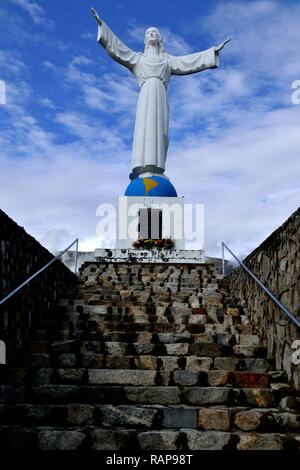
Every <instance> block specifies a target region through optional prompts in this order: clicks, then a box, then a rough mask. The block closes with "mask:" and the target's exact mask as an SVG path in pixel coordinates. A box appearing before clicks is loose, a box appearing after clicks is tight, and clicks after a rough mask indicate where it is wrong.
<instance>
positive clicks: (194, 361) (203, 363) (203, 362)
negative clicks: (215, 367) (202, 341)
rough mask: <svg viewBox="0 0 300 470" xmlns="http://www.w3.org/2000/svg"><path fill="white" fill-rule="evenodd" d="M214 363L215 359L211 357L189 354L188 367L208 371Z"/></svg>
mask: <svg viewBox="0 0 300 470" xmlns="http://www.w3.org/2000/svg"><path fill="white" fill-rule="evenodd" d="M212 363H213V359H212V358H211V357H198V356H187V358H186V369H194V370H199V371H208V370H209V369H210V368H211V366H212Z"/></svg>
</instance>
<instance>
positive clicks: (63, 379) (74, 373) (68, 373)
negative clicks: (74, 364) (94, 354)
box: [57, 369, 85, 385]
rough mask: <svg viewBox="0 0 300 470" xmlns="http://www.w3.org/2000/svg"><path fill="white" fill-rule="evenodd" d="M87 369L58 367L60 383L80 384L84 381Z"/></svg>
mask: <svg viewBox="0 0 300 470" xmlns="http://www.w3.org/2000/svg"><path fill="white" fill-rule="evenodd" d="M84 374H85V369H58V370H57V376H58V379H59V382H60V383H64V384H74V385H76V384H80V383H81V382H82V379H83V376H84Z"/></svg>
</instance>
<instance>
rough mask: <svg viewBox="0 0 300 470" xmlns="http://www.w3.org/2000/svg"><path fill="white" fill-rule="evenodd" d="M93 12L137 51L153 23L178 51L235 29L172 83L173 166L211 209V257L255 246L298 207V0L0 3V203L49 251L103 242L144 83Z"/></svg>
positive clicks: (179, 185)
mask: <svg viewBox="0 0 300 470" xmlns="http://www.w3.org/2000/svg"><path fill="white" fill-rule="evenodd" d="M91 6H95V7H96V8H97V9H98V11H99V13H100V15H101V16H102V17H103V19H104V20H105V21H106V23H107V24H108V25H109V26H110V27H111V28H112V29H113V31H114V32H115V33H116V34H117V35H118V36H119V37H120V38H121V39H122V40H124V42H126V43H127V44H128V45H130V46H131V47H132V48H134V49H136V50H143V35H144V31H145V29H146V28H147V27H149V26H157V27H159V28H160V29H161V31H162V34H163V39H164V43H165V48H166V50H167V51H168V52H170V53H171V54H174V55H176V54H178V55H182V54H185V53H190V52H196V51H199V50H203V49H206V48H208V47H211V46H212V45H216V44H218V43H219V42H221V41H222V40H223V39H225V38H226V37H227V36H233V40H232V42H231V43H230V44H229V45H228V46H227V47H226V49H224V50H223V51H222V52H221V61H220V68H219V69H217V70H209V71H205V72H203V73H201V74H196V75H193V76H189V77H173V78H172V80H171V83H170V86H169V97H170V119H171V121H170V148H169V153H168V159H167V174H168V176H169V177H170V178H171V180H172V182H173V184H174V185H175V187H176V189H177V192H178V194H179V195H184V196H185V198H186V201H187V202H190V203H191V202H195V203H197V202H201V203H204V204H205V213H206V223H205V240H206V243H205V244H206V249H207V252H208V254H210V255H218V254H219V253H220V242H221V241H222V240H223V241H225V242H227V243H228V244H229V245H230V246H231V247H232V248H233V249H234V250H236V251H237V252H238V253H240V254H247V253H249V252H250V251H251V250H252V249H253V248H255V247H256V246H257V245H258V243H260V242H261V241H263V240H264V239H265V238H266V237H267V236H268V235H269V234H270V233H271V232H272V231H273V230H274V229H276V228H277V227H278V226H279V225H280V224H281V223H283V222H284V221H285V220H286V218H287V217H288V216H289V215H290V214H291V213H292V212H293V211H294V210H296V209H297V207H298V205H299V194H300V164H299V152H300V132H299V127H300V105H298V106H297V105H295V104H293V103H292V100H291V95H292V92H293V90H292V88H291V85H292V82H293V81H294V80H299V79H300V54H299V50H300V28H299V18H300V2H299V1H287V0H284V1H270V0H269V1H268V0H266V1H264V0H259V1H226V2H224V1H211V0H210V1H201V2H199V1H198V0H191V1H186V2H181V1H177V0H167V1H157V0H152V1H151V2H148V3H147V2H141V1H135V0H130V1H119V2H118V1H111V0H110V1H108V0H102V1H99V0H94V1H93V2H92V1H89V0H73V1H72V2H70V0H51V1H50V0H47V1H46V0H44V1H43V0H37V1H33V0H1V5H0V80H3V81H5V83H6V88H7V104H6V105H0V123H1V127H0V207H1V209H3V210H4V211H5V212H7V214H8V215H9V216H10V217H12V218H13V219H14V220H16V222H17V223H19V224H20V225H22V226H24V227H25V229H26V230H27V231H28V232H29V233H30V234H32V235H33V236H35V237H36V238H37V239H38V240H40V241H41V243H43V244H44V245H45V246H47V247H48V248H49V249H50V250H57V249H61V248H63V247H65V246H66V245H67V244H68V243H69V242H70V241H72V239H74V238H75V237H76V236H79V238H80V240H81V248H82V249H84V250H89V249H93V248H95V247H96V246H99V245H101V244H103V242H102V241H101V240H97V237H96V225H97V222H98V221H99V218H97V217H96V207H97V206H98V204H100V203H102V202H115V200H116V197H117V196H118V195H119V194H123V193H124V190H125V188H126V186H127V184H128V174H129V170H130V153H131V143H132V134H133V126H134V116H135V107H136V100H137V96H138V84H137V82H136V81H135V78H134V77H133V76H132V75H131V74H130V73H129V72H128V71H127V70H126V69H124V68H122V67H121V66H120V65H118V64H116V63H114V62H113V61H112V60H111V59H110V58H109V57H108V56H107V54H106V53H105V51H104V50H103V49H102V48H101V47H100V46H99V45H98V44H97V42H96V29H97V28H96V24H95V21H94V19H93V17H92V16H91V13H90V11H89V8H90V7H91Z"/></svg>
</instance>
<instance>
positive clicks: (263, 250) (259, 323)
mask: <svg viewBox="0 0 300 470" xmlns="http://www.w3.org/2000/svg"><path fill="white" fill-rule="evenodd" d="M299 229H300V208H299V209H298V210H297V211H296V212H295V213H294V214H292V215H291V217H290V218H289V219H288V220H287V221H286V222H285V223H284V224H283V225H282V226H281V227H279V228H278V229H277V230H276V231H275V232H273V233H272V235H270V236H269V237H268V238H267V239H266V240H265V241H264V242H263V243H262V244H261V245H260V246H259V247H258V248H257V249H256V250H254V251H253V252H252V253H251V254H250V255H249V256H248V257H247V258H246V259H245V261H244V262H245V264H246V266H248V267H249V268H250V269H251V271H252V272H253V273H254V274H256V276H257V277H258V278H259V279H260V280H261V281H262V282H263V283H264V284H265V285H266V286H267V287H268V288H269V289H270V290H271V291H272V292H273V293H274V294H275V296H276V297H277V298H278V299H279V300H280V301H281V302H282V303H284V304H285V305H286V306H287V307H288V309H289V310H290V311H291V312H292V313H293V314H294V316H296V318H298V319H300V243H299V237H300V232H299ZM230 282H231V288H232V290H233V292H234V294H235V295H236V296H237V297H238V298H240V299H241V300H242V301H243V302H245V303H246V304H247V307H248V312H249V317H250V319H251V322H252V323H253V325H254V327H255V329H256V332H257V333H258V334H259V335H260V336H261V337H262V338H263V341H264V343H265V345H266V346H267V348H268V355H269V358H274V359H275V361H276V367H277V369H281V368H283V369H284V370H285V371H286V372H287V374H288V376H289V379H290V380H291V382H292V383H293V384H294V386H295V388H296V389H297V390H300V365H298V366H296V365H293V364H292V353H293V350H292V344H293V341H295V340H297V339H298V340H299V339H300V330H299V328H297V326H296V325H294V324H293V323H292V322H291V321H290V320H289V319H288V318H287V316H286V315H285V314H284V312H282V311H281V310H280V309H279V308H278V307H277V306H276V304H275V303H274V302H273V301H272V300H271V299H270V298H269V297H268V296H267V294H265V293H264V291H263V290H262V289H261V288H260V287H259V286H258V285H257V283H255V282H254V280H252V279H250V278H249V276H248V275H247V274H246V273H245V271H244V270H243V269H242V268H237V269H235V270H234V271H233V272H232V273H231V275H230Z"/></svg>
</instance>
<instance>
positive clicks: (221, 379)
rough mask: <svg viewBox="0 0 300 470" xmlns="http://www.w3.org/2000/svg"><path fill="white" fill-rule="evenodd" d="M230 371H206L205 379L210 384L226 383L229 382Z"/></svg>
mask: <svg viewBox="0 0 300 470" xmlns="http://www.w3.org/2000/svg"><path fill="white" fill-rule="evenodd" d="M229 379H230V372H228V371H226V370H210V371H208V377H207V381H208V383H209V385H211V386H219V385H227V384H228V383H230V380H229Z"/></svg>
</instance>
